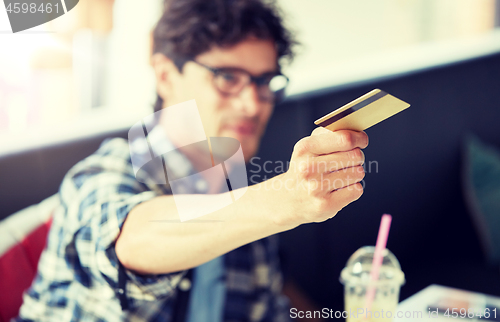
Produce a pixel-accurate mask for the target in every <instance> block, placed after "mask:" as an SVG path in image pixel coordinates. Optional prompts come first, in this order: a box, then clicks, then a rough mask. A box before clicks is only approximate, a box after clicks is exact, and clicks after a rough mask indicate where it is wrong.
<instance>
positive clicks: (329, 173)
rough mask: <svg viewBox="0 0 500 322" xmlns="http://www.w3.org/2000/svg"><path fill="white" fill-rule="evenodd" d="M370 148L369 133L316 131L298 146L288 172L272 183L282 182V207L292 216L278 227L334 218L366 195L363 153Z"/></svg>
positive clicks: (280, 220)
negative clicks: (364, 189)
mask: <svg viewBox="0 0 500 322" xmlns="http://www.w3.org/2000/svg"><path fill="white" fill-rule="evenodd" d="M367 146H368V136H367V135H366V133H365V132H355V131H347V130H343V131H336V132H332V131H329V130H327V129H325V128H322V127H318V128H316V129H315V130H314V131H313V132H312V134H311V136H307V137H305V138H303V139H301V140H300V141H298V142H297V143H296V144H295V147H294V149H293V153H292V158H291V160H290V167H289V169H288V171H287V172H286V173H284V174H282V175H280V176H277V177H275V178H273V179H271V180H279V181H281V182H280V183H279V184H277V183H276V184H275V183H273V184H272V186H278V185H279V186H281V187H284V189H281V191H279V194H280V197H279V198H280V199H281V200H280V204H282V205H284V204H286V205H287V207H286V208H288V210H289V211H288V213H287V214H286V215H285V216H282V217H281V218H280V219H278V223H280V224H284V225H289V224H296V225H300V224H303V223H309V222H322V221H325V220H327V219H329V218H332V217H333V216H335V215H336V214H337V212H338V211H340V210H341V209H342V208H344V207H345V206H347V205H348V204H349V203H351V202H353V201H355V200H357V199H358V198H359V197H361V195H362V194H363V186H362V185H361V183H360V181H361V180H363V178H364V176H365V171H364V169H363V166H362V165H363V163H364V160H365V157H364V154H363V152H362V151H361V149H364V148H366V147H367Z"/></svg>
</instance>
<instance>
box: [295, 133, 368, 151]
mask: <svg viewBox="0 0 500 322" xmlns="http://www.w3.org/2000/svg"><path fill="white" fill-rule="evenodd" d="M318 132H319V130H318ZM367 145H368V136H367V135H366V133H364V132H356V131H350V130H341V131H335V132H331V131H328V132H324V133H321V134H315V135H312V136H308V137H305V138H303V139H301V140H300V141H298V142H297V143H296V144H295V147H294V153H296V154H299V155H300V154H306V153H312V154H315V155H323V154H330V153H335V152H343V151H349V150H352V149H355V148H361V149H364V148H366V146H367Z"/></svg>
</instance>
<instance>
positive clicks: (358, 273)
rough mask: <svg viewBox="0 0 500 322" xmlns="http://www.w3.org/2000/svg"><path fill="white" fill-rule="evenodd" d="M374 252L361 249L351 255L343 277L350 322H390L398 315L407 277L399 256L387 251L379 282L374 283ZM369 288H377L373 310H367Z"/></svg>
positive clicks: (366, 248)
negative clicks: (372, 269)
mask: <svg viewBox="0 0 500 322" xmlns="http://www.w3.org/2000/svg"><path fill="white" fill-rule="evenodd" d="M374 252H375V247H374V246H364V247H361V248H360V249H358V250H357V251H356V252H354V254H352V255H351V257H350V258H349V260H348V261H347V264H346V267H344V269H343V270H342V272H341V274H340V282H341V283H342V284H344V304H345V306H344V307H345V311H346V313H347V322H358V321H373V322H375V321H376V322H390V321H392V319H393V318H394V316H395V315H396V307H397V305H398V302H399V290H400V288H401V285H403V284H404V282H405V275H404V273H403V271H402V270H401V266H400V265H399V262H398V260H397V258H396V256H394V254H393V253H392V252H391V251H390V250H388V249H384V251H383V261H382V266H381V267H380V273H379V279H378V280H377V281H371V280H370V270H371V266H372V262H373V254H374ZM369 287H373V288H374V289H375V297H374V300H373V302H372V305H371V308H370V309H367V308H366V292H367V290H368V288H369Z"/></svg>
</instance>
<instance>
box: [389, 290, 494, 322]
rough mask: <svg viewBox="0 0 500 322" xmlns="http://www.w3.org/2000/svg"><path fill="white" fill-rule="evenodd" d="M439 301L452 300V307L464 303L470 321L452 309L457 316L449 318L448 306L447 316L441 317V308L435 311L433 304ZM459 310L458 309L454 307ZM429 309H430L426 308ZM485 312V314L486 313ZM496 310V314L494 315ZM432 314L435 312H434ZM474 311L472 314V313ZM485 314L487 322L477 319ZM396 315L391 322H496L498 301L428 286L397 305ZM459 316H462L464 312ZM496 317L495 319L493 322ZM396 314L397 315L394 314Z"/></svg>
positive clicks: (461, 291)
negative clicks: (487, 314) (487, 315)
mask: <svg viewBox="0 0 500 322" xmlns="http://www.w3.org/2000/svg"><path fill="white" fill-rule="evenodd" d="M443 299H447V300H448V299H449V300H452V301H453V302H455V303H457V304H458V303H464V302H465V303H468V307H469V309H470V311H471V312H470V315H471V316H473V315H474V317H473V318H467V317H466V318H461V317H460V308H456V310H454V312H457V313H458V314H457V315H455V316H456V317H455V318H453V317H452V314H453V313H452V307H451V306H452V305H448V307H450V309H449V311H448V315H447V316H445V314H443V313H446V310H445V309H443V308H436V303H438V301H442V300H443ZM456 306H460V305H456ZM429 307H431V308H429ZM432 307H434V308H432ZM486 308H489V310H486ZM494 308H496V311H494ZM436 310H439V311H438V312H436ZM472 311H474V312H472ZM485 311H489V313H490V319H484V317H479V315H483V316H484V312H485ZM398 312H401V313H399V315H400V317H397V316H395V317H394V322H410V321H415V322H416V321H433V322H444V321H449V322H460V321H464V322H473V321H482V322H487V321H500V297H496V296H492V295H487V294H481V293H474V292H469V291H464V290H459V289H455V288H451V287H446V286H441V285H435V284H433V285H429V286H428V287H426V288H425V289H423V290H421V291H420V292H418V293H416V294H414V295H412V296H410V297H409V298H407V299H406V300H404V301H402V302H401V303H399V305H398ZM462 312H464V313H465V311H464V310H462ZM495 313H496V319H494V316H495ZM396 314H397V313H396Z"/></svg>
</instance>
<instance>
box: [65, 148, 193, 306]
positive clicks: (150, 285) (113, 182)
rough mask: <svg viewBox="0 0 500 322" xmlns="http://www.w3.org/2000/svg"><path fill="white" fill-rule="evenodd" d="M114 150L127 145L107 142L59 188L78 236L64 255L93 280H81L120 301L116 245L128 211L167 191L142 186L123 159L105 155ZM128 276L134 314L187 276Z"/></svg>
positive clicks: (73, 232) (128, 272) (72, 234)
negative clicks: (102, 287)
mask: <svg viewBox="0 0 500 322" xmlns="http://www.w3.org/2000/svg"><path fill="white" fill-rule="evenodd" d="M113 144H123V142H122V141H118V142H113V141H111V142H108V143H107V144H106V145H104V146H103V147H101V149H100V150H99V151H98V152H97V153H96V155H95V156H91V157H90V158H87V159H86V160H84V161H83V162H81V163H80V164H78V165H77V166H76V167H75V168H73V169H72V170H71V171H70V173H69V174H68V176H69V178H70V180H65V181H64V182H63V186H62V187H61V197H62V198H61V199H62V204H63V206H64V207H66V208H67V211H66V216H67V217H68V218H67V219H68V220H67V221H68V223H70V224H71V223H75V225H74V230H71V229H70V231H69V232H68V235H69V236H70V237H72V240H71V241H69V243H68V244H67V245H66V253H67V254H75V255H76V256H74V258H70V259H69V262H70V263H72V264H73V265H74V267H75V268H76V267H78V266H80V267H81V268H82V269H81V270H80V269H79V270H77V271H78V272H79V273H78V274H88V275H89V276H87V277H82V280H87V281H88V282H89V283H90V284H92V283H100V284H103V285H108V286H109V287H110V288H112V289H113V291H114V292H115V294H116V296H118V297H120V296H121V295H122V293H123V288H121V287H120V285H119V284H120V283H119V275H120V274H119V269H120V263H119V261H118V258H117V256H116V252H115V242H116V240H117V238H118V236H119V234H120V230H121V228H122V226H123V224H124V222H125V220H126V218H127V216H128V214H129V213H130V211H131V210H132V209H133V208H134V207H135V206H137V205H138V204H140V203H142V202H145V201H148V200H151V199H152V198H154V197H156V196H158V195H160V194H162V193H164V192H165V189H163V190H162V189H161V187H158V185H155V186H154V187H152V186H150V185H149V186H148V183H147V182H148V180H142V181H144V182H146V183H141V182H139V181H138V180H137V179H136V178H135V176H134V175H133V173H132V168H131V166H130V163H129V162H127V161H128V160H127V159H126V158H123V156H120V155H118V156H117V155H114V154H110V155H107V154H106V153H107V149H108V148H109V145H113ZM122 150H123V149H116V148H115V149H113V152H114V153H115V154H116V153H117V151H122ZM151 182H153V181H151ZM68 228H70V227H68ZM73 247H74V251H73V250H72V249H71V248H73ZM70 257H71V256H70ZM125 272H126V284H125V294H126V299H127V301H128V304H129V307H130V308H131V309H133V308H134V307H136V306H138V305H140V304H141V302H142V301H156V300H160V299H164V298H166V297H168V296H169V295H171V294H173V292H174V290H175V288H176V286H177V284H178V283H179V282H180V280H181V279H182V277H183V275H184V274H185V271H181V272H176V273H169V274H161V275H142V274H136V273H134V272H133V271H131V270H128V269H125ZM88 286H89V287H92V285H88Z"/></svg>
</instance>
